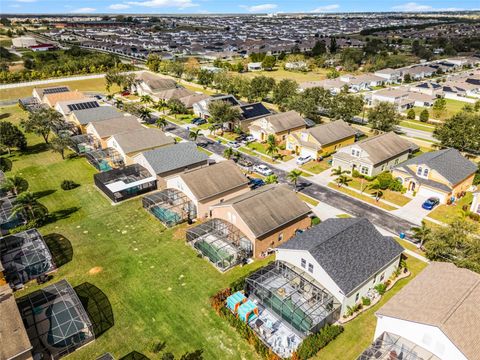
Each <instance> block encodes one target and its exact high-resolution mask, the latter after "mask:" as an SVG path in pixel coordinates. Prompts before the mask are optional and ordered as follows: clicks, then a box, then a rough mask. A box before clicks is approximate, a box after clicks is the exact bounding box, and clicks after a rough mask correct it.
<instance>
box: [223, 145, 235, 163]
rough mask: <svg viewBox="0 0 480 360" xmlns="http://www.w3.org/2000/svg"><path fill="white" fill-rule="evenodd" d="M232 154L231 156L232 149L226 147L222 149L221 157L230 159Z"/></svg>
mask: <svg viewBox="0 0 480 360" xmlns="http://www.w3.org/2000/svg"><path fill="white" fill-rule="evenodd" d="M232 156H233V149H232V148H231V147H227V148H225V150H223V157H224V158H225V159H228V160H230V159H231V157H232Z"/></svg>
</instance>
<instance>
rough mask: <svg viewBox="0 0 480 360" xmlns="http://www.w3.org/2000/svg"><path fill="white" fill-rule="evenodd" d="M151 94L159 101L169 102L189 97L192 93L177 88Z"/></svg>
mask: <svg viewBox="0 0 480 360" xmlns="http://www.w3.org/2000/svg"><path fill="white" fill-rule="evenodd" d="M153 94H154V95H155V96H157V97H158V98H160V99H164V100H171V99H180V98H182V97H185V96H189V95H191V94H192V91H190V90H188V89H185V88H183V87H177V88H173V89H167V90H162V91H155V92H154V93H153Z"/></svg>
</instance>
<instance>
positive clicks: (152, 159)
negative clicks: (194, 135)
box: [142, 141, 208, 174]
mask: <svg viewBox="0 0 480 360" xmlns="http://www.w3.org/2000/svg"><path fill="white" fill-rule="evenodd" d="M142 154H143V156H144V157H145V159H146V160H147V162H148V163H149V164H150V166H151V167H152V168H153V170H154V171H155V173H156V174H163V173H166V172H169V171H173V170H180V169H181V170H183V169H184V168H186V167H188V166H190V165H195V164H198V163H201V162H206V161H207V160H208V155H207V154H205V153H203V152H201V151H198V150H197V145H196V144H195V143H193V142H190V141H189V142H182V143H179V144H176V145H169V146H165V147H162V148H159V149H154V150H149V151H145V152H143V153H142Z"/></svg>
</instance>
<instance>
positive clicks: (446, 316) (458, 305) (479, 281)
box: [441, 269, 480, 324]
mask: <svg viewBox="0 0 480 360" xmlns="http://www.w3.org/2000/svg"><path fill="white" fill-rule="evenodd" d="M464 270H466V271H471V270H468V269H464ZM479 286H480V279H477V280H476V281H475V282H474V283H473V285H472V286H471V287H470V288H469V289H467V290H466V291H465V294H464V295H463V296H462V297H461V299H460V301H458V302H457V303H456V304H455V305H453V306H452V308H451V309H450V310H449V311H448V313H447V314H446V315H445V317H444V318H443V319H442V320H441V323H442V324H445V323H446V322H447V321H448V319H450V318H451V317H452V316H453V314H454V313H455V312H456V311H457V309H458V308H459V307H460V305H463V303H464V302H465V300H466V299H467V298H468V297H469V296H470V294H471V293H472V292H473V291H474V290H475V289H476V288H477V287H479Z"/></svg>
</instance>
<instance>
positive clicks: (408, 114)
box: [407, 109, 415, 120]
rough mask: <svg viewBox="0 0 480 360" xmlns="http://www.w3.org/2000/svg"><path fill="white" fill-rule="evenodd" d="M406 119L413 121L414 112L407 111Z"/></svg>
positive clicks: (411, 110)
mask: <svg viewBox="0 0 480 360" xmlns="http://www.w3.org/2000/svg"><path fill="white" fill-rule="evenodd" d="M407 119H410V120H415V110H413V109H409V110H408V111H407Z"/></svg>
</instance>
